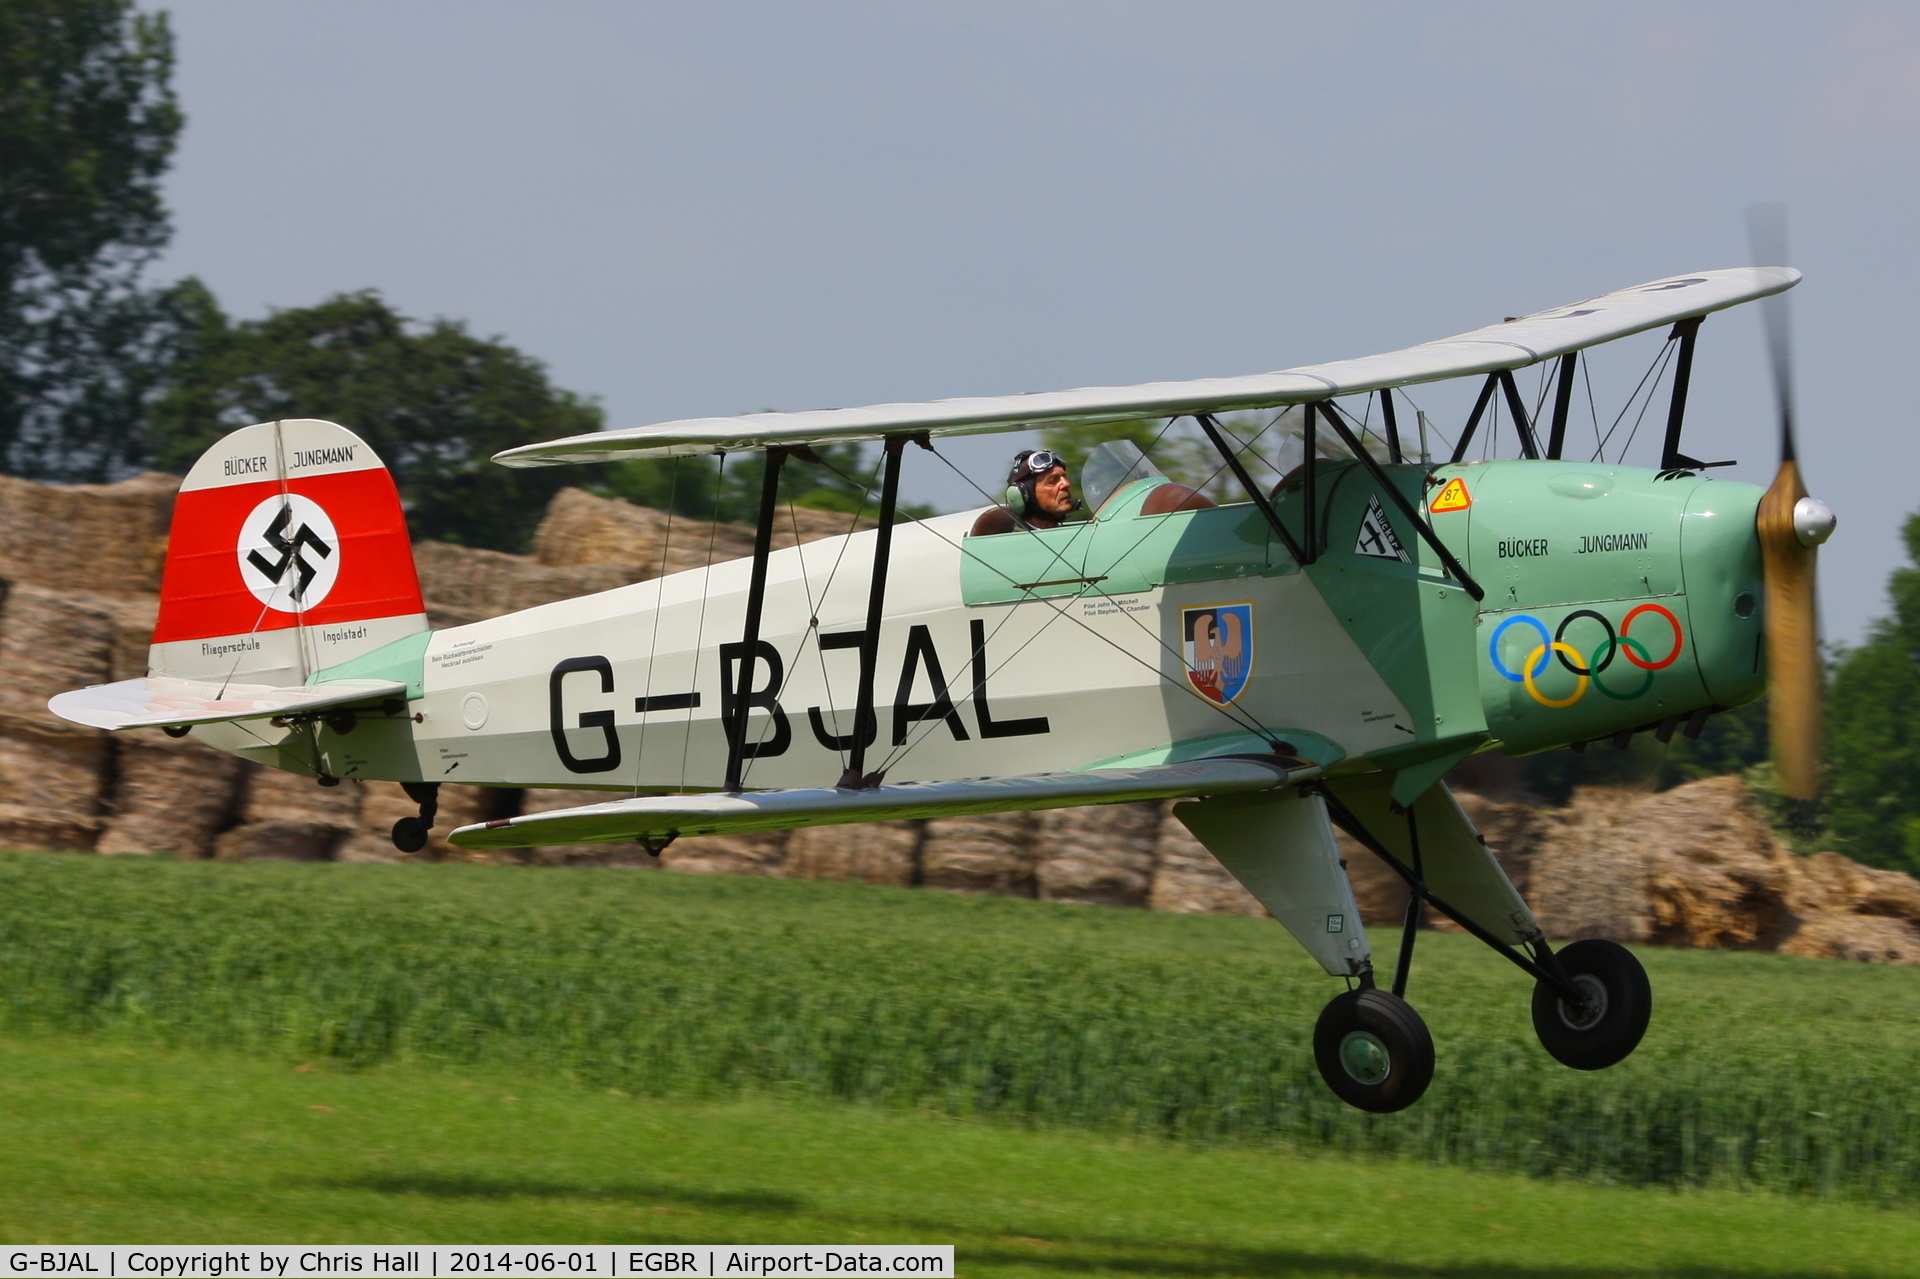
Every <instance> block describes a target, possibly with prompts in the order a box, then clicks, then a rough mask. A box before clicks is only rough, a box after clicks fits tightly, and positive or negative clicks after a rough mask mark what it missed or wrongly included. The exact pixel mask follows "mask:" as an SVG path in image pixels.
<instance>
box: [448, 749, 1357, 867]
mask: <svg viewBox="0 0 1920 1279" xmlns="http://www.w3.org/2000/svg"><path fill="white" fill-rule="evenodd" d="M1289 765H1291V766H1292V767H1291V768H1289ZM1319 772H1320V769H1319V768H1318V767H1317V766H1315V765H1311V764H1307V763H1305V762H1304V761H1301V760H1295V759H1283V758H1280V757H1275V758H1274V759H1273V760H1272V761H1271V762H1268V761H1266V760H1264V759H1253V758H1241V759H1201V760H1194V761H1193V762H1191V763H1187V764H1155V765H1152V766H1149V767H1146V768H1098V769H1090V770H1088V771H1086V772H1084V773H1032V774H1028V775H1027V776H1024V777H978V778H971V779H969V780H966V781H956V782H905V783H902V784H901V785H898V786H878V787H875V788H873V789H872V790H841V789H837V788H832V787H828V788H823V789H819V790H765V791H748V792H746V793H745V794H739V795H730V794H725V793H709V794H700V795H651V796H646V797H643V798H638V799H617V800H611V801H609V802H607V803H604V804H588V805H585V806H584V807H581V808H562V809H556V810H554V811H552V812H546V813H528V814H527V815H525V816H524V817H508V818H503V819H501V820H499V821H492V822H485V823H480V824H476V825H473V826H462V827H460V828H459V829H458V830H456V831H454V832H453V834H452V835H451V836H449V838H450V839H451V840H452V841H453V842H454V843H455V844H457V845H459V846H460V847H461V848H531V847H536V846H539V845H542V844H598V843H607V842H609V841H613V840H633V839H638V840H661V839H669V838H674V837H677V836H680V835H732V834H738V833H741V832H745V831H756V830H791V829H793V828H795V827H799V826H831V825H836V824H839V823H842V822H873V821H886V820H893V819H899V818H907V817H954V816H960V815H964V814H967V813H1010V812H1016V811H1021V810H1025V809H1034V808H1072V807H1075V806H1077V805H1081V804H1120V803H1127V802H1131V801H1136V800H1157V799H1179V798H1185V797H1190V796H1194V795H1231V794H1239V793H1244V792H1248V791H1263V790H1272V789H1273V788H1274V787H1276V786H1283V785H1285V784H1286V783H1288V782H1289V781H1304V780H1305V779H1307V778H1309V777H1314V776H1317V775H1318V774H1319Z"/></svg>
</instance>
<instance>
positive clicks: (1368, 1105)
mask: <svg viewBox="0 0 1920 1279" xmlns="http://www.w3.org/2000/svg"><path fill="white" fill-rule="evenodd" d="M1313 1061H1314V1064H1315V1065H1317V1066H1318V1067H1320V1077H1321V1078H1322V1079H1324V1080H1326V1081H1327V1087H1329V1088H1331V1089H1333V1094H1334V1096H1336V1097H1338V1098H1339V1099H1340V1100H1341V1101H1344V1102H1346V1103H1347V1104H1348V1105H1349V1106H1357V1107H1359V1108H1360V1109H1361V1110H1370V1111H1372V1112H1373V1113H1374V1114H1376V1115H1387V1114H1392V1113H1393V1112H1394V1111H1396V1110H1405V1109H1406V1108H1407V1107H1408V1106H1411V1105H1412V1104H1413V1103H1414V1102H1416V1101H1419V1100H1420V1098H1421V1096H1422V1095H1423V1094H1424V1093H1425V1092H1426V1091H1427V1085H1428V1084H1430V1083H1432V1082H1433V1036H1432V1035H1430V1034H1428V1033H1427V1023H1426V1022H1424V1021H1421V1020H1420V1014H1419V1013H1417V1012H1415V1011H1413V1007H1412V1005H1410V1004H1408V1003H1407V1001H1406V1000H1404V999H1401V998H1400V997H1399V996H1397V995H1393V994H1389V993H1388V992H1386V991H1384V990H1350V991H1348V992H1347V993H1346V994H1344V995H1339V996H1336V997H1335V998H1334V1001H1333V1002H1332V1003H1330V1004H1328V1005H1327V1006H1326V1007H1325V1008H1324V1009H1322V1010H1321V1012H1320V1020H1319V1021H1317V1022H1315V1023H1314V1026H1313Z"/></svg>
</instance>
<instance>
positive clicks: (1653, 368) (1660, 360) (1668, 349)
mask: <svg viewBox="0 0 1920 1279" xmlns="http://www.w3.org/2000/svg"><path fill="white" fill-rule="evenodd" d="M1673 346H1674V344H1673V343H1672V342H1668V343H1666V344H1665V345H1663V346H1662V347H1661V348H1660V349H1659V350H1658V351H1657V352H1655V353H1654V357H1653V359H1652V361H1650V362H1649V363H1648V365H1647V371H1646V372H1645V373H1642V374H1641V375H1640V381H1639V382H1638V383H1637V384H1636V385H1635V386H1634V388H1633V394H1631V395H1629V396H1628V397H1627V402H1626V404H1625V405H1624V406H1622V407H1621V409H1620V412H1619V415H1618V416H1616V417H1615V418H1614V419H1613V425H1611V426H1609V427H1608V428H1607V433H1606V435H1605V436H1603V437H1602V438H1601V440H1600V443H1599V444H1598V445H1597V446H1596V447H1595V448H1594V450H1593V457H1592V458H1591V459H1590V460H1591V461H1595V462H1602V461H1605V460H1606V459H1605V456H1604V454H1605V453H1606V448H1607V444H1608V442H1609V441H1610V440H1612V439H1613V436H1614V432H1616V431H1618V430H1619V429H1620V423H1621V422H1623V421H1625V420H1626V416H1627V414H1628V413H1631V412H1632V411H1633V406H1634V404H1635V402H1636V401H1638V400H1639V398H1640V393H1641V392H1642V391H1646V392H1647V403H1648V404H1651V403H1653V392H1654V391H1655V390H1657V389H1659V385H1660V377H1661V375H1662V374H1664V373H1665V372H1666V368H1667V361H1668V360H1669V359H1671V358H1672V356H1673ZM1581 363H1583V364H1584V363H1586V361H1584V360H1583V361H1581ZM1649 382H1651V383H1652V387H1651V388H1650V387H1649V386H1648V383H1649ZM1640 416H1641V417H1645V416H1646V409H1645V408H1644V407H1643V408H1642V409H1641V410H1640ZM1634 425H1635V429H1638V426H1639V419H1637V418H1636V419H1635V422H1634ZM1628 442H1629V443H1631V442H1632V436H1629V437H1628ZM1625 455H1626V451H1625V449H1624V447H1623V448H1622V450H1621V456H1622V457H1624V456H1625ZM1617 460H1618V459H1616V462H1617Z"/></svg>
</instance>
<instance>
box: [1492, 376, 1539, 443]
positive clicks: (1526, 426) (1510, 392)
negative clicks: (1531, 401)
mask: <svg viewBox="0 0 1920 1279" xmlns="http://www.w3.org/2000/svg"><path fill="white" fill-rule="evenodd" d="M1500 390H1501V392H1502V393H1504V394H1505V395H1506V397H1507V412H1509V413H1511V414H1513V429H1514V433H1515V434H1517V435H1518V436H1519V437H1520V454H1521V456H1522V457H1527V458H1531V459H1533V460H1535V461H1538V460H1539V458H1540V445H1539V444H1538V443H1536V442H1535V440H1534V438H1533V423H1531V422H1529V421H1528V420H1527V406H1526V404H1525V403H1524V402H1523V401H1522V400H1521V399H1520V388H1519V387H1517V386H1515V385H1514V384H1513V370H1512V369H1501V370H1500Z"/></svg>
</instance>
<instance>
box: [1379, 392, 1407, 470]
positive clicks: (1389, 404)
mask: <svg viewBox="0 0 1920 1279" xmlns="http://www.w3.org/2000/svg"><path fill="white" fill-rule="evenodd" d="M1378 394H1379V396H1380V416H1381V418H1382V419H1384V420H1385V422H1386V424H1387V461H1388V462H1389V463H1390V464H1392V465H1394V466H1398V465H1400V464H1401V463H1402V462H1404V461H1405V460H1406V459H1405V458H1403V457H1402V456H1401V455H1400V420H1399V419H1398V418H1396V417H1395V416H1394V415H1393V392H1392V391H1390V390H1384V389H1383V390H1381V391H1380V392H1378Z"/></svg>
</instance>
